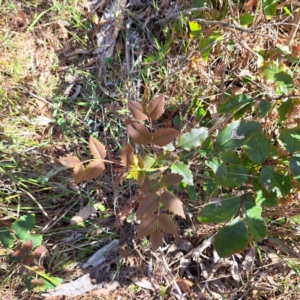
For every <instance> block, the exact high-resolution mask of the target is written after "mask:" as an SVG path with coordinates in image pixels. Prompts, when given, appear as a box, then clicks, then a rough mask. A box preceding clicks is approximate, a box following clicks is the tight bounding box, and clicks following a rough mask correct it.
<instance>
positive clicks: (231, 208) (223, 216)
mask: <svg viewBox="0 0 300 300" xmlns="http://www.w3.org/2000/svg"><path fill="white" fill-rule="evenodd" d="M239 208H240V199H239V198H237V197H230V198H228V197H223V198H222V199H220V200H218V201H216V202H215V203H211V204H208V205H206V206H205V207H204V208H203V209H202V210H201V212H200V214H199V215H198V216H197V220H198V221H199V222H201V223H220V222H225V221H229V220H231V219H232V218H233V217H234V216H236V215H237V213H238V211H239Z"/></svg>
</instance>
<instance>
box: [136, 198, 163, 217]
mask: <svg viewBox="0 0 300 300" xmlns="http://www.w3.org/2000/svg"><path fill="white" fill-rule="evenodd" d="M159 200H160V196H159V195H157V194H148V195H146V196H144V197H143V199H142V201H141V203H140V205H139V208H138V209H137V211H136V216H137V218H138V219H141V218H142V217H143V216H145V215H149V214H152V213H154V212H155V211H157V210H158V208H159Z"/></svg>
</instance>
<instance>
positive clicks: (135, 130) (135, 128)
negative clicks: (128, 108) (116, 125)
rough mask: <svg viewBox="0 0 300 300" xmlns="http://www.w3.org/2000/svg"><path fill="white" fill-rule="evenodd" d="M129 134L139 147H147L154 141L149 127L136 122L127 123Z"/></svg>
mask: <svg viewBox="0 0 300 300" xmlns="http://www.w3.org/2000/svg"><path fill="white" fill-rule="evenodd" d="M126 123H127V132H128V134H129V136H130V137H131V139H132V140H133V142H134V143H137V144H139V145H147V144H150V143H151V141H152V135H151V133H150V132H149V131H148V129H147V127H146V126H144V125H143V124H139V123H136V122H128V121H127V122H126Z"/></svg>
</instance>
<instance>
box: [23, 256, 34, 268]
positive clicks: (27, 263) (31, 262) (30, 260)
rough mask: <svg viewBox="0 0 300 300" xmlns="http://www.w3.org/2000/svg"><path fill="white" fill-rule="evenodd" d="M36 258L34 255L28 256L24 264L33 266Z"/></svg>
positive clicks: (24, 259)
mask: <svg viewBox="0 0 300 300" xmlns="http://www.w3.org/2000/svg"><path fill="white" fill-rule="evenodd" d="M34 257H35V255H34V254H29V255H26V256H25V257H24V258H23V260H22V263H23V264H24V265H29V266H30V265H32V264H33V262H34Z"/></svg>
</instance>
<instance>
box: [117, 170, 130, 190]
mask: <svg viewBox="0 0 300 300" xmlns="http://www.w3.org/2000/svg"><path fill="white" fill-rule="evenodd" d="M115 173H116V177H115V181H114V186H118V185H119V184H120V183H121V182H122V181H123V180H124V179H125V178H126V177H127V175H128V171H127V169H126V168H123V169H120V170H118V171H117V172H115Z"/></svg>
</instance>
